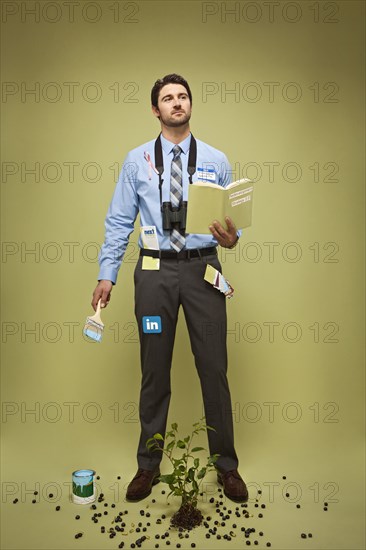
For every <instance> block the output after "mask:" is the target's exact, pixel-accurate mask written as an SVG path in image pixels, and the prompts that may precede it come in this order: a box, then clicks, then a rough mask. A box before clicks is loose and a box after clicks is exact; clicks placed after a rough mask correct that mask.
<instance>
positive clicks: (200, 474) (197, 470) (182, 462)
mask: <svg viewBox="0 0 366 550" xmlns="http://www.w3.org/2000/svg"><path fill="white" fill-rule="evenodd" d="M171 426H172V429H171V431H169V432H166V434H165V438H164V437H163V436H162V435H161V434H159V433H156V434H154V436H153V437H151V438H150V439H148V440H147V442H146V447H147V448H148V449H149V450H152V451H161V452H162V453H163V454H165V455H166V456H167V457H168V459H169V460H170V462H171V464H172V466H173V471H172V473H171V474H167V475H160V476H159V478H158V479H159V480H160V481H162V482H163V483H167V484H168V485H169V488H170V493H169V494H168V495H167V498H168V497H169V496H170V495H174V496H180V497H181V498H182V501H181V506H180V508H179V510H178V511H177V512H176V513H175V514H174V515H173V517H172V519H171V525H172V526H174V527H183V528H190V527H196V526H197V525H200V524H201V522H202V519H203V516H202V514H201V512H200V511H199V510H198V509H197V502H198V495H199V492H200V485H201V483H202V481H203V479H204V477H205V475H206V474H207V472H209V471H210V470H213V469H215V462H216V461H217V459H218V457H219V456H220V455H219V454H213V455H210V456H209V457H207V458H208V459H207V463H206V464H205V465H204V466H200V460H199V458H198V457H197V456H194V453H198V452H199V451H204V450H205V448H204V447H192V440H193V438H194V436H195V435H197V434H198V433H199V432H200V431H206V430H213V431H216V430H215V428H212V427H211V426H208V425H207V424H206V423H205V417H204V416H203V417H202V418H201V419H200V421H199V422H195V423H194V424H193V428H194V429H193V431H192V433H191V435H188V436H187V437H185V438H184V439H179V438H178V424H176V423H173V424H172V425H171ZM168 439H171V441H169V443H168V442H167V440H168ZM159 441H160V443H159ZM161 441H163V442H164V443H163V444H162V443H161ZM164 444H166V446H165V447H164ZM174 449H182V450H183V451H184V452H183V454H182V456H181V458H175V457H173V451H174ZM192 461H193V464H192Z"/></svg>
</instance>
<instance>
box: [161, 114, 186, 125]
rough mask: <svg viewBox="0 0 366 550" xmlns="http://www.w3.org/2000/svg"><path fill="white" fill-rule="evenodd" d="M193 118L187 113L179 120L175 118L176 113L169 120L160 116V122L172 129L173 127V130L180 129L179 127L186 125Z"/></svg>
mask: <svg viewBox="0 0 366 550" xmlns="http://www.w3.org/2000/svg"><path fill="white" fill-rule="evenodd" d="M190 118H191V113H185V114H184V115H182V116H180V117H178V118H175V117H174V113H173V114H172V116H171V117H169V118H168V119H167V118H165V117H164V118H163V117H162V116H161V114H160V120H161V122H163V124H165V126H170V127H173V128H179V126H184V124H187V122H188V121H189V120H190Z"/></svg>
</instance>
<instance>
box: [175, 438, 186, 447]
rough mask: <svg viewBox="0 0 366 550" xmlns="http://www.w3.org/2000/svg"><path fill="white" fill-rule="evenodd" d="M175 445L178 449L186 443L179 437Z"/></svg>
mask: <svg viewBox="0 0 366 550" xmlns="http://www.w3.org/2000/svg"><path fill="white" fill-rule="evenodd" d="M177 447H179V448H180V449H185V448H186V444H185V443H184V441H182V440H181V439H179V441H177Z"/></svg>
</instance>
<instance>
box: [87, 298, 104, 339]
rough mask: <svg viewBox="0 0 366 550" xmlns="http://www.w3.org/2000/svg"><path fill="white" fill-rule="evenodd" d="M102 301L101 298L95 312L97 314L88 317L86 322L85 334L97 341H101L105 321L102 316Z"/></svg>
mask: <svg viewBox="0 0 366 550" xmlns="http://www.w3.org/2000/svg"><path fill="white" fill-rule="evenodd" d="M100 302H101V299H100V300H99V302H98V305H97V311H96V312H95V315H93V316H92V317H87V318H86V323H85V326H84V334H85V335H86V336H88V337H89V338H91V339H92V340H95V341H96V342H100V341H101V339H102V336H103V330H104V323H103V322H102V319H101V318H100Z"/></svg>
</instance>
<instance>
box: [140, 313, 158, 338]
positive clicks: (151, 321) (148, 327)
mask: <svg viewBox="0 0 366 550" xmlns="http://www.w3.org/2000/svg"><path fill="white" fill-rule="evenodd" d="M142 330H143V332H144V333H145V334H149V333H152V334H158V333H160V332H161V330H162V326H161V317H160V316H155V317H154V316H150V315H147V316H145V317H143V318H142Z"/></svg>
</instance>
